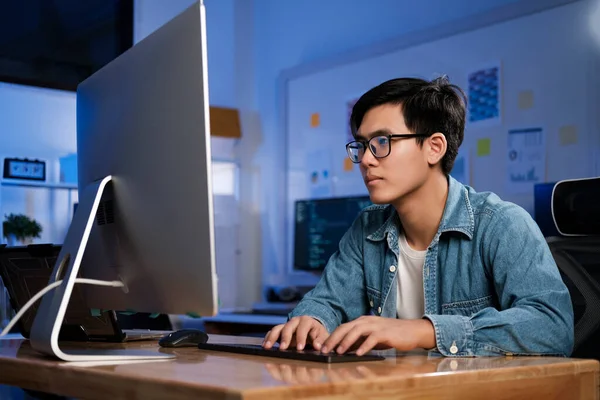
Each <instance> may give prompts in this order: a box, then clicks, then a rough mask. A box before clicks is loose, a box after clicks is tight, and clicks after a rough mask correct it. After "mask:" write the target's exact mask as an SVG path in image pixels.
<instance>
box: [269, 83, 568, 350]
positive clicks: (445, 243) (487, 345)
mask: <svg viewBox="0 0 600 400" xmlns="http://www.w3.org/2000/svg"><path fill="white" fill-rule="evenodd" d="M350 123H351V126H352V129H353V134H354V137H355V139H356V141H353V142H351V143H348V144H347V145H346V148H347V151H348V156H349V157H350V158H351V160H352V161H353V162H355V163H360V171H361V173H362V176H363V178H364V181H365V184H366V185H367V188H368V190H369V194H370V197H371V200H372V202H373V203H374V204H375V205H373V206H371V207H368V208H366V209H365V210H363V211H362V212H361V213H360V215H359V216H358V218H357V219H356V221H355V222H354V224H353V225H352V227H351V228H350V229H349V230H348V232H347V233H346V234H345V235H344V237H343V238H342V240H341V241H340V245H339V250H338V251H337V252H336V253H335V254H334V255H333V256H332V257H331V258H330V260H329V262H328V264H327V266H326V268H325V271H324V272H323V276H322V278H321V280H320V281H319V283H318V284H317V286H316V287H315V288H314V289H313V290H312V291H311V292H309V293H308V294H307V295H306V296H305V297H304V298H303V299H302V301H301V302H300V303H299V304H298V306H297V307H296V308H295V310H294V311H293V312H292V313H291V314H290V319H289V321H288V322H287V323H286V324H284V325H278V326H276V327H274V328H273V329H272V330H271V331H270V332H269V333H268V334H267V336H266V337H265V339H264V342H263V346H265V347H266V348H270V347H272V346H273V345H274V343H275V342H277V341H279V342H280V348H281V349H286V348H288V347H290V346H295V347H296V348H298V349H300V350H301V349H303V348H304V347H305V346H306V345H307V344H312V346H313V347H314V348H315V349H317V350H321V351H322V352H329V351H336V352H338V353H344V352H347V351H350V350H356V352H357V353H358V354H364V353H365V352H367V351H369V350H371V349H385V348H396V349H398V350H402V351H408V350H412V349H414V348H424V349H435V350H437V351H439V352H440V353H441V354H443V355H445V356H459V357H464V356H498V355H509V354H513V355H518V354H544V355H561V356H569V355H570V353H571V351H572V346H573V336H574V332H573V310H572V305H571V299H570V296H569V292H568V290H567V288H566V286H565V285H564V283H563V281H562V280H561V277H560V274H559V272H558V269H557V267H556V264H555V262H554V260H553V258H552V255H551V253H550V250H549V248H548V246H547V244H546V241H545V240H544V237H543V235H542V233H541V232H540V230H539V229H538V227H537V225H536V224H535V222H534V221H533V220H532V218H531V217H530V216H529V214H528V213H527V212H526V211H525V210H523V209H522V208H520V207H518V206H517V205H515V204H512V203H508V202H504V201H502V200H500V199H499V198H498V197H497V196H496V195H494V194H492V193H477V192H475V191H474V190H473V189H472V188H470V187H466V186H463V185H462V184H460V183H459V182H458V181H456V180H454V179H453V178H452V177H451V176H450V175H449V173H450V171H451V170H452V166H453V164H454V160H455V158H456V155H457V153H458V148H459V146H460V145H461V143H462V141H463V135H464V127H465V101H464V93H463V92H462V91H461V90H460V89H459V88H458V87H456V86H454V85H451V84H449V82H448V81H447V80H446V79H445V78H439V79H436V80H434V81H432V82H427V81H424V80H420V79H410V78H404V79H394V80H390V81H387V82H384V83H382V84H381V85H379V86H377V87H375V88H373V89H371V90H369V91H368V92H367V93H365V94H364V95H363V96H362V97H361V98H360V99H359V100H358V102H357V103H356V105H355V106H354V109H353V110H352V116H351V120H350Z"/></svg>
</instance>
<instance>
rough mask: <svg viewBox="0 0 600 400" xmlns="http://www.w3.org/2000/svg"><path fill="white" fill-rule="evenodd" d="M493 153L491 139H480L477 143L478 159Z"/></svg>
mask: <svg viewBox="0 0 600 400" xmlns="http://www.w3.org/2000/svg"><path fill="white" fill-rule="evenodd" d="M491 152H492V140H491V139H490V138H484V139H479V140H478V141H477V157H485V156H489V155H490V153H491Z"/></svg>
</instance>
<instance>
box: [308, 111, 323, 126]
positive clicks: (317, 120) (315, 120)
mask: <svg viewBox="0 0 600 400" xmlns="http://www.w3.org/2000/svg"><path fill="white" fill-rule="evenodd" d="M319 125H321V116H320V115H319V113H312V114H311V116H310V126H311V128H316V127H317V126H319Z"/></svg>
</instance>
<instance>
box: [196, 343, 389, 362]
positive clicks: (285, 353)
mask: <svg viewBox="0 0 600 400" xmlns="http://www.w3.org/2000/svg"><path fill="white" fill-rule="evenodd" d="M198 348H199V349H201V350H212V351H224V352H228V353H237V354H248V355H252V356H262V357H278V358H287V359H292V360H303V361H316V362H322V363H329V364H331V363H343V362H361V361H381V360H385V357H383V356H379V355H375V354H365V355H362V356H358V355H356V354H337V353H327V354H323V353H321V352H319V351H317V350H302V351H299V350H296V349H288V350H280V349H279V348H277V347H273V348H271V349H265V348H264V347H262V346H261V345H257V344H221V343H200V344H198Z"/></svg>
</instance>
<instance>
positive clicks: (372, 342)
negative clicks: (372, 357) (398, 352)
mask: <svg viewBox="0 0 600 400" xmlns="http://www.w3.org/2000/svg"><path fill="white" fill-rule="evenodd" d="M378 343H379V340H378V339H377V335H375V334H371V335H369V337H367V338H366V339H365V341H364V342H363V344H361V345H360V347H359V348H358V350H356V355H358V356H362V355H363V354H365V353H367V352H369V351H371V350H373V348H374V347H375V346H377V344H378Z"/></svg>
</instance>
